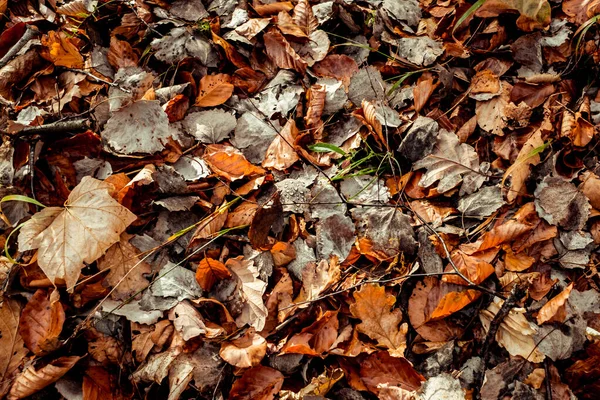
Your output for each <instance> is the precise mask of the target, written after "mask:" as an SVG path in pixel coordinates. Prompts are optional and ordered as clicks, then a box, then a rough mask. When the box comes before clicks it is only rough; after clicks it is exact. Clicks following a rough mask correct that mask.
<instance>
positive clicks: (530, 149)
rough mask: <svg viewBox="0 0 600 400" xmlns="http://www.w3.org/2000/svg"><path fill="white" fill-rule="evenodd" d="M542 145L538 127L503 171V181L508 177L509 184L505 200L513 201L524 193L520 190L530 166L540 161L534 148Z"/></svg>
mask: <svg viewBox="0 0 600 400" xmlns="http://www.w3.org/2000/svg"><path fill="white" fill-rule="evenodd" d="M543 145H544V141H543V140H542V130H541V129H538V130H536V131H535V132H534V133H533V135H532V136H531V137H530V138H529V139H528V140H527V142H525V144H524V145H523V147H522V148H521V151H519V155H518V156H517V159H516V160H515V162H514V163H513V165H512V166H511V167H510V168H509V169H507V170H506V172H505V173H504V177H503V178H502V182H503V183H504V181H505V180H506V179H508V178H509V177H510V186H509V188H508V191H507V193H506V200H507V201H508V202H509V203H512V202H514V201H515V200H516V198H517V197H518V196H519V195H522V194H524V193H521V192H522V191H523V188H524V186H525V181H527V178H528V177H529V173H530V169H531V167H532V166H534V165H538V164H539V163H540V156H539V154H538V153H537V152H536V151H535V150H536V149H538V148H540V147H541V146H543Z"/></svg>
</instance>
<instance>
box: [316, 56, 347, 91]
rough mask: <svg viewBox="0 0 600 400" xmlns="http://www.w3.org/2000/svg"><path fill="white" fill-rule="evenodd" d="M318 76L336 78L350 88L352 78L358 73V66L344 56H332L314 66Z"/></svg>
mask: <svg viewBox="0 0 600 400" xmlns="http://www.w3.org/2000/svg"><path fill="white" fill-rule="evenodd" d="M312 69H313V72H314V73H315V74H316V75H317V76H322V77H328V78H335V79H338V80H341V81H342V82H344V86H345V87H346V88H348V86H349V85H350V78H351V77H352V75H354V74H355V73H357V72H358V65H356V61H354V59H352V58H351V57H349V56H347V55H344V54H330V55H328V56H327V57H325V58H324V59H323V60H322V61H319V62H318V63H316V64H315V65H314V66H313V68H312Z"/></svg>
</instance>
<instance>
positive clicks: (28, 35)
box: [0, 25, 38, 68]
mask: <svg viewBox="0 0 600 400" xmlns="http://www.w3.org/2000/svg"><path fill="white" fill-rule="evenodd" d="M37 35H38V30H37V28H36V27H34V26H32V25H27V28H25V33H24V34H23V36H22V37H21V39H19V41H18V42H17V43H15V45H14V46H13V47H11V48H10V50H8V52H7V53H6V54H5V55H4V57H2V59H0V68H2V67H4V66H5V65H6V64H8V63H9V62H10V60H12V59H13V57H14V56H16V55H17V53H18V52H19V51H21V49H22V48H23V47H25V45H26V44H27V42H29V41H30V40H31V39H33V38H35V37H36V36H37Z"/></svg>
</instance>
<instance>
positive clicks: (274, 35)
mask: <svg viewBox="0 0 600 400" xmlns="http://www.w3.org/2000/svg"><path fill="white" fill-rule="evenodd" d="M263 39H264V41H265V50H266V53H267V55H268V56H269V58H271V59H272V60H273V62H274V63H275V64H277V66H278V67H279V68H284V69H294V70H296V71H298V72H300V73H304V72H305V71H306V67H307V63H306V61H304V60H303V59H302V58H301V57H300V56H299V55H298V53H296V51H295V50H294V49H293V48H292V46H291V45H290V43H289V42H288V41H287V40H286V39H285V38H284V37H283V35H282V34H281V33H279V32H277V31H276V30H271V31H269V32H267V33H265V34H264V36H263Z"/></svg>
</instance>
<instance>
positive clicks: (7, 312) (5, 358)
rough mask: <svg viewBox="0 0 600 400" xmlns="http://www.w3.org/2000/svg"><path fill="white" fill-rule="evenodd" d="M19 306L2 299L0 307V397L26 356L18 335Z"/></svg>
mask: <svg viewBox="0 0 600 400" xmlns="http://www.w3.org/2000/svg"><path fill="white" fill-rule="evenodd" d="M20 314H21V306H20V305H19V303H18V302H17V301H16V300H12V299H9V298H2V304H1V305H0V332H2V335H0V347H1V348H3V349H11V351H0V396H4V395H5V394H6V392H7V391H8V389H9V387H10V385H11V383H12V381H13V378H14V376H15V374H16V373H17V372H18V368H19V365H20V364H21V361H22V360H23V358H24V357H25V356H26V355H27V352H28V351H27V348H26V347H25V345H24V342H23V338H22V337H21V334H20V333H19V319H20Z"/></svg>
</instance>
